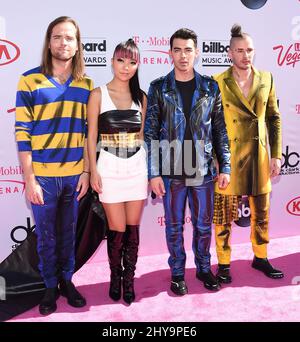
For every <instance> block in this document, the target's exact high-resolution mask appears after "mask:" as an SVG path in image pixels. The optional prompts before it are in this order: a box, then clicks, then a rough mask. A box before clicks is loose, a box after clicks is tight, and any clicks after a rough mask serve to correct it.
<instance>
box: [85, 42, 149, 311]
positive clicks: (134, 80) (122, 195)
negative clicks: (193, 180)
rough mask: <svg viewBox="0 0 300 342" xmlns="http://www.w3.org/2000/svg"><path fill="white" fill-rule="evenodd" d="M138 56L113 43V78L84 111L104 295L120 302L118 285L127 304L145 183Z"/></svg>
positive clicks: (132, 47) (143, 98) (94, 94)
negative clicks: (103, 258)
mask: <svg viewBox="0 0 300 342" xmlns="http://www.w3.org/2000/svg"><path fill="white" fill-rule="evenodd" d="M139 60H140V55H139V50H138V48H137V46H136V44H135V43H134V41H133V40H132V39H129V40H127V41H126V42H123V43H120V44H119V45H117V47H116V48H115V51H114V54H113V58H112V60H111V63H112V70H113V73H114V77H113V79H112V80H111V81H110V82H109V83H108V84H106V85H104V86H102V87H100V88H96V89H94V90H93V91H92V93H91V95H90V98H89V103H88V114H87V115H88V153H89V161H90V171H91V186H92V188H93V190H95V191H96V192H97V193H98V194H99V199H100V201H101V202H102V204H103V207H104V210H105V213H106V216H107V220H108V225H109V232H108V236H107V252H108V258H109V265H110V270H111V276H110V288H109V296H110V297H111V298H112V299H113V300H116V301H117V300H119V299H120V298H121V287H122V288H123V299H124V301H125V302H126V303H128V304H131V302H133V301H134V299H135V292H134V272H135V267H136V262H137V253H138V246H139V224H140V220H141V215H142V211H143V207H144V200H145V199H146V198H147V185H148V180H147V164H146V152H145V149H144V147H143V146H142V143H143V126H144V118H145V110H146V105H147V103H146V102H147V99H146V95H145V94H144V93H143V91H142V90H141V89H140V85H139V79H138V66H139ZM98 135H100V155H99V158H98V161H96V152H97V148H96V145H97V141H98V138H99V136H98ZM122 280H123V281H122ZM121 285H123V286H121Z"/></svg>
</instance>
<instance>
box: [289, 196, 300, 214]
mask: <svg viewBox="0 0 300 342" xmlns="http://www.w3.org/2000/svg"><path fill="white" fill-rule="evenodd" d="M286 210H287V212H288V213H289V214H291V215H295V216H300V196H298V197H296V198H293V199H292V200H290V201H289V202H288V204H287V205H286Z"/></svg>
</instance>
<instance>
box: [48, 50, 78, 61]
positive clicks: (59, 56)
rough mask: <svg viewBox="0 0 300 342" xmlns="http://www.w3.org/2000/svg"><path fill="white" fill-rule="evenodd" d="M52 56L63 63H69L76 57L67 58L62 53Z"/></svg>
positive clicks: (54, 53)
mask: <svg viewBox="0 0 300 342" xmlns="http://www.w3.org/2000/svg"><path fill="white" fill-rule="evenodd" d="M51 55H52V58H54V59H56V60H58V61H61V62H68V61H70V60H72V59H73V57H74V56H75V54H74V55H72V56H65V55H64V54H63V53H60V52H52V53H51Z"/></svg>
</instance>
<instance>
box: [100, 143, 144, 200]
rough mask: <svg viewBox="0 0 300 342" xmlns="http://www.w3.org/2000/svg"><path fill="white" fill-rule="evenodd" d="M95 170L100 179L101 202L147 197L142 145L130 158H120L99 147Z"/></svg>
mask: <svg viewBox="0 0 300 342" xmlns="http://www.w3.org/2000/svg"><path fill="white" fill-rule="evenodd" d="M97 170H98V173H99V175H100V177H101V181H102V193H101V194H99V200H100V201H101V202H103V203H119V202H127V201H137V200H143V199H146V198H147V196H148V193H147V190H148V175H147V161H146V151H145V149H144V148H143V147H140V149H139V150H138V152H137V153H135V154H134V155H133V156H132V157H130V158H120V157H117V156H115V155H114V154H112V153H110V152H107V151H105V150H103V149H101V150H100V155H99V158H98V161H97Z"/></svg>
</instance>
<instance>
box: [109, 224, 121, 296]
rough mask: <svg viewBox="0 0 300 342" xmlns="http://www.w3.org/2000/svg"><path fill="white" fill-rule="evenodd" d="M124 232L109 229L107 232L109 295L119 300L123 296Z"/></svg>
mask: <svg viewBox="0 0 300 342" xmlns="http://www.w3.org/2000/svg"><path fill="white" fill-rule="evenodd" d="M124 234H125V233H123V232H117V231H114V230H109V231H108V233H107V254H108V260H109V266H110V286H109V296H110V298H111V299H113V300H115V301H117V300H119V299H120V298H121V279H122V264H121V260H122V255H123V244H124V242H123V240H124Z"/></svg>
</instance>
